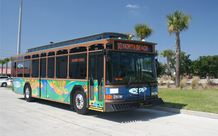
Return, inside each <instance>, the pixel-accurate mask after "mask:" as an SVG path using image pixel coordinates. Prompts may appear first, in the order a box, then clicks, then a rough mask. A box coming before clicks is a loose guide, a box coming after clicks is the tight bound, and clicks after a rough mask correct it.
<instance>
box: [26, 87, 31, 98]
mask: <svg viewBox="0 0 218 136" xmlns="http://www.w3.org/2000/svg"><path fill="white" fill-rule="evenodd" d="M25 95H26V98H29V97H30V89H29V88H26V93H25Z"/></svg>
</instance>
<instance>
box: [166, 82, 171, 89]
mask: <svg viewBox="0 0 218 136" xmlns="http://www.w3.org/2000/svg"><path fill="white" fill-rule="evenodd" d="M166 85H167V88H170V80H168V81H167V83H166Z"/></svg>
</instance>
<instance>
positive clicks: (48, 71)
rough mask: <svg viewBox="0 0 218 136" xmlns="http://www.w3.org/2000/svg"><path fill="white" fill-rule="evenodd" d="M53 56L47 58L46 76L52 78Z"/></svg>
mask: <svg viewBox="0 0 218 136" xmlns="http://www.w3.org/2000/svg"><path fill="white" fill-rule="evenodd" d="M54 61H55V58H54V57H50V58H48V66H47V69H48V70H47V77H48V78H54Z"/></svg>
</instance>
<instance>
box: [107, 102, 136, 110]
mask: <svg viewBox="0 0 218 136" xmlns="http://www.w3.org/2000/svg"><path fill="white" fill-rule="evenodd" d="M111 107H112V109H113V110H114V111H121V110H131V109H136V108H138V107H139V105H138V103H125V104H111Z"/></svg>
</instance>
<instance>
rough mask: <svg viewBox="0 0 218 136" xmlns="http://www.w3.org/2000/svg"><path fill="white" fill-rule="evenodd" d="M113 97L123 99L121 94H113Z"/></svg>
mask: <svg viewBox="0 0 218 136" xmlns="http://www.w3.org/2000/svg"><path fill="white" fill-rule="evenodd" d="M114 99H123V94H114Z"/></svg>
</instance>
